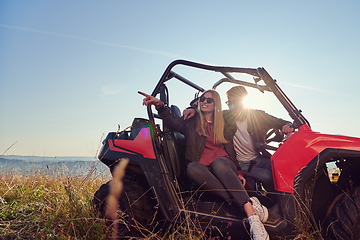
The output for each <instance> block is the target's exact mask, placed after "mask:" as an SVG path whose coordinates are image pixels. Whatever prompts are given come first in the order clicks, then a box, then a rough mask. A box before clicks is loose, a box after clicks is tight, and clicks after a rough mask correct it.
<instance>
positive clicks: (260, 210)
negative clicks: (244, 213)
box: [250, 197, 269, 223]
mask: <svg viewBox="0 0 360 240" xmlns="http://www.w3.org/2000/svg"><path fill="white" fill-rule="evenodd" d="M250 200H251V203H252V205H253V208H254V210H255V212H256V214H257V215H258V216H259V218H260V221H261V222H263V223H265V222H266V221H267V220H268V217H269V211H268V209H267V208H266V207H265V206H264V205H262V204H261V203H260V201H259V199H257V198H256V197H251V198H250Z"/></svg>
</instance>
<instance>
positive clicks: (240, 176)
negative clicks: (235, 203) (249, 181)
mask: <svg viewBox="0 0 360 240" xmlns="http://www.w3.org/2000/svg"><path fill="white" fill-rule="evenodd" d="M237 176H238V178H239V179H240V181H241V183H242V185H243V186H244V187H245V185H246V179H245V178H244V173H243V172H242V171H238V172H237Z"/></svg>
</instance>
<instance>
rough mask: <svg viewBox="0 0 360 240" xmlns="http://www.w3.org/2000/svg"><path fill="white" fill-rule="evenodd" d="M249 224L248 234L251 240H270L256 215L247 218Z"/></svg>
mask: <svg viewBox="0 0 360 240" xmlns="http://www.w3.org/2000/svg"><path fill="white" fill-rule="evenodd" d="M248 220H249V224H250V234H251V239H252V240H270V237H269V234H268V232H267V231H266V229H265V227H264V225H263V224H262V222H261V221H260V218H259V216H258V215H252V216H250V217H248Z"/></svg>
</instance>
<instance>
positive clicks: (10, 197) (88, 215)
mask: <svg viewBox="0 0 360 240" xmlns="http://www.w3.org/2000/svg"><path fill="white" fill-rule="evenodd" d="M110 178H111V176H110V174H109V173H108V172H106V173H100V174H99V173H97V174H94V173H91V174H90V173H89V174H88V175H83V176H75V175H72V176H69V175H67V174H57V175H53V174H51V175H50V174H46V172H34V173H32V174H27V175H22V174H17V173H16V172H8V173H1V175H0V239H59V240H62V239H66V240H67V239H69V240H70V239H72V240H77V239H111V237H112V231H111V229H110V228H109V227H107V226H106V223H105V221H104V220H103V219H101V218H98V217H97V216H96V214H94V211H93V209H92V206H91V200H92V199H93V196H94V193H95V192H96V190H97V189H98V188H99V187H100V186H101V185H102V184H103V183H106V182H107V181H108V180H110ZM187 226H190V224H189V225H187ZM297 228H298V231H299V235H298V237H297V238H296V239H298V240H300V239H301V240H309V239H321V237H319V234H317V233H316V232H315V233H314V232H313V233H310V232H308V230H309V229H310V227H309V221H301V223H300V224H299V226H297ZM165 232H166V234H165V236H164V235H163V236H164V237H163V238H165V239H174V240H175V239H179V240H185V239H194V240H195V239H204V233H203V232H201V230H199V229H194V228H192V227H189V228H188V229H186V227H185V228H183V227H181V226H180V227H179V226H177V227H174V226H172V227H171V226H170V227H169V228H168V229H166V231H165ZM148 236H152V237H150V238H149V237H146V238H142V239H161V237H159V235H157V234H156V233H152V232H149V234H148ZM137 239H138V238H137Z"/></svg>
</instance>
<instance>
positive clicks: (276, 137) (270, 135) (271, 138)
mask: <svg viewBox="0 0 360 240" xmlns="http://www.w3.org/2000/svg"><path fill="white" fill-rule="evenodd" d="M283 139H284V134H283V133H282V132H281V131H280V129H277V128H272V129H270V130H269V131H268V132H267V133H266V136H265V145H264V148H265V149H267V150H273V151H276V150H277V149H278V148H277V147H274V146H271V145H269V143H271V142H281V141H282V140H283Z"/></svg>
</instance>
